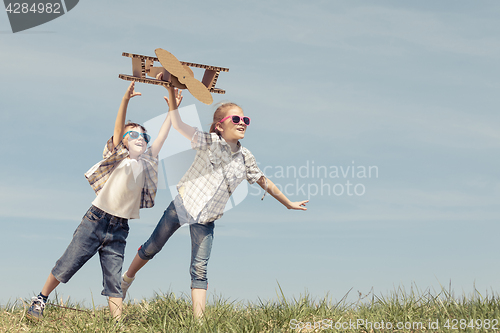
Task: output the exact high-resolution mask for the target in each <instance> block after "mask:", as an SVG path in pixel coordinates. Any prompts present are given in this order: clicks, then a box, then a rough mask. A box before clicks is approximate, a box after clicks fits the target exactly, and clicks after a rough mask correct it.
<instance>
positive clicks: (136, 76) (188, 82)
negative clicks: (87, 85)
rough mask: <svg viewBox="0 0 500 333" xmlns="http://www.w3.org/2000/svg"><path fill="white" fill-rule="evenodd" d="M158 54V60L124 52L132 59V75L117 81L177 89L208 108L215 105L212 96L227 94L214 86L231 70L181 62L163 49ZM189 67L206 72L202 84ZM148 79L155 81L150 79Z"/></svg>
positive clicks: (123, 76) (121, 75)
mask: <svg viewBox="0 0 500 333" xmlns="http://www.w3.org/2000/svg"><path fill="white" fill-rule="evenodd" d="M155 53H156V55H157V57H151V56H145V55H140V54H132V53H126V52H123V53H122V55H123V56H124V57H129V58H132V75H126V74H120V75H119V76H118V77H119V78H121V79H123V80H127V81H136V82H141V83H147V84H154V85H161V86H164V87H165V88H168V87H170V86H174V87H176V88H179V89H187V90H188V91H189V92H190V93H191V94H192V95H193V96H194V97H195V98H196V99H198V100H199V101H200V102H202V103H205V104H212V103H213V98H212V95H211V94H210V93H216V94H225V93H226V91H225V90H223V89H220V88H215V84H216V83H217V79H218V77H219V73H220V72H228V71H229V68H225V67H216V66H211V65H202V64H197V63H192V62H184V61H179V60H178V59H177V58H176V57H175V56H174V55H173V54H171V53H170V52H168V51H166V50H163V49H161V48H159V49H156V50H155ZM155 61H156V62H160V64H161V65H162V67H155V66H153V65H154V62H155ZM190 67H194V68H200V69H205V73H204V75H203V79H202V82H200V81H198V80H197V79H196V78H195V77H194V73H193V71H192V70H191V68H190ZM159 73H163V78H162V80H157V79H156V76H157V75H158V74H159ZM146 75H147V76H150V77H152V78H147V77H146Z"/></svg>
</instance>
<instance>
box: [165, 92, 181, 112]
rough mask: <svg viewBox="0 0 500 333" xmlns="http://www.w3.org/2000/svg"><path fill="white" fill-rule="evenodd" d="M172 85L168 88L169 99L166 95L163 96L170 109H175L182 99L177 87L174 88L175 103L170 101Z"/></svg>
mask: <svg viewBox="0 0 500 333" xmlns="http://www.w3.org/2000/svg"><path fill="white" fill-rule="evenodd" d="M171 89H172V87H171V88H170V99H168V98H167V96H163V98H165V101H166V102H167V104H168V108H169V110H170V111H173V110H176V109H177V108H178V107H179V105H180V104H181V101H182V90H179V89H177V88H175V89H174V98H175V105H173V104H174V103H171V100H172V90H171Z"/></svg>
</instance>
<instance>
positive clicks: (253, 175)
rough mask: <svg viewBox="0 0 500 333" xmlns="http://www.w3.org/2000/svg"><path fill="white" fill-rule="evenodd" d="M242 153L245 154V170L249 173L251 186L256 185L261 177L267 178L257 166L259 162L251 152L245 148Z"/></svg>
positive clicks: (248, 177)
mask: <svg viewBox="0 0 500 333" xmlns="http://www.w3.org/2000/svg"><path fill="white" fill-rule="evenodd" d="M241 153H242V154H243V158H244V159H245V168H246V171H247V181H248V182H249V183H250V184H253V183H255V182H256V181H258V180H259V179H260V178H261V177H263V176H264V177H265V175H264V173H263V172H262V171H261V170H260V169H259V167H258V166H257V161H256V160H255V157H254V156H253V154H252V153H251V152H250V150H248V149H246V148H243V149H242V151H241Z"/></svg>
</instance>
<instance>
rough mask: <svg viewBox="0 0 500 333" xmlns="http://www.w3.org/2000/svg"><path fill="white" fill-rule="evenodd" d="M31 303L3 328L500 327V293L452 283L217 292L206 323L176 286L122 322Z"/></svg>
mask: <svg viewBox="0 0 500 333" xmlns="http://www.w3.org/2000/svg"><path fill="white" fill-rule="evenodd" d="M346 296H347V295H346ZM56 299H57V297H56ZM49 302H50V300H49ZM28 305H29V300H23V301H21V300H19V301H17V302H15V303H11V304H8V305H6V306H4V307H2V308H1V309H0V332H134V333H135V332H457V333H458V332H498V331H499V330H500V298H499V296H498V295H491V296H488V295H484V296H483V295H481V294H480V293H479V292H477V291H476V292H475V293H474V294H473V295H470V296H469V297H464V296H462V297H455V296H454V295H453V293H452V292H451V291H447V290H444V289H443V290H441V291H440V292H437V293H431V292H430V291H426V292H420V291H418V290H417V289H416V288H412V289H411V290H410V291H406V290H404V289H403V288H399V289H397V290H395V291H393V292H391V293H389V294H388V295H385V296H382V295H381V296H377V295H375V294H373V293H369V294H368V295H364V296H363V295H361V294H360V295H359V297H358V300H357V301H356V302H347V301H346V297H344V298H343V299H341V300H340V301H337V302H332V301H331V299H329V298H328V296H327V297H325V298H324V299H319V300H317V299H312V298H311V297H310V296H308V294H305V295H302V296H300V297H299V298H293V299H286V298H285V297H284V294H283V292H282V291H281V288H280V289H279V294H278V298H277V300H275V301H265V302H264V301H259V302H256V303H243V302H234V301H230V300H228V299H224V298H222V297H212V298H211V299H210V300H209V302H208V304H207V309H206V312H205V316H204V318H203V320H201V322H199V321H197V320H195V319H193V317H192V312H191V302H190V299H189V298H187V297H177V296H175V295H174V294H173V293H167V294H163V295H157V296H156V297H155V298H153V299H150V300H143V301H142V302H140V303H130V302H128V303H126V304H125V305H124V311H123V313H124V318H123V321H122V322H121V323H120V325H117V324H116V323H115V321H114V320H112V318H111V317H110V316H109V311H108V310H107V308H106V307H93V308H90V309H89V308H83V307H81V306H79V305H78V303H72V302H71V301H69V300H68V301H67V302H65V303H64V304H62V305H63V306H65V307H69V308H74V309H77V310H73V309H66V308H61V307H57V306H47V308H46V310H45V317H44V319H43V320H41V321H38V322H35V321H31V320H30V319H28V318H26V310H27V308H28ZM58 305H61V304H60V303H59V304H58ZM460 320H462V321H460ZM487 320H489V325H487V324H486V323H488V321H487ZM389 322H390V323H391V324H392V329H391V328H390V327H389ZM398 323H401V324H398ZM431 323H432V325H433V327H432V328H430V324H431ZM447 324H448V325H447ZM479 324H481V328H479ZM485 324H486V326H487V327H488V326H489V328H488V329H486V328H485ZM398 325H399V326H398ZM405 325H406V326H405ZM436 325H437V326H436Z"/></svg>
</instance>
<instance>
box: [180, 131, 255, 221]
mask: <svg viewBox="0 0 500 333" xmlns="http://www.w3.org/2000/svg"><path fill="white" fill-rule="evenodd" d="M191 147H192V148H193V149H196V150H197V152H196V157H195V159H194V161H193V164H192V165H191V167H190V168H189V170H188V171H187V172H186V174H185V175H184V176H183V177H182V179H181V180H180V182H179V184H178V185H177V189H178V190H179V189H180V188H182V187H183V188H184V191H183V192H181V193H183V196H182V201H183V204H184V207H185V208H186V210H187V212H188V213H189V214H190V215H191V216H192V217H193V218H194V219H195V220H197V221H198V223H207V222H212V221H215V220H217V219H218V218H220V217H221V216H222V214H223V212H224V208H225V206H226V203H227V201H228V200H229V196H230V195H231V193H233V192H234V190H235V189H236V187H237V186H238V185H239V184H240V183H241V182H242V181H243V179H246V180H247V181H248V182H249V183H250V184H253V183H255V182H256V181H258V180H259V179H260V178H261V177H263V176H264V174H263V173H262V171H261V170H260V169H259V167H258V166H257V162H256V161H255V157H254V156H253V155H252V153H251V152H250V151H249V150H248V149H246V148H244V147H242V146H241V144H240V143H239V142H238V151H237V152H236V153H231V147H230V146H229V144H228V143H227V142H226V141H225V140H224V139H223V138H221V137H219V136H218V135H217V134H215V133H205V132H201V131H200V130H198V129H196V132H195V134H194V136H193V139H192V140H191Z"/></svg>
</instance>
